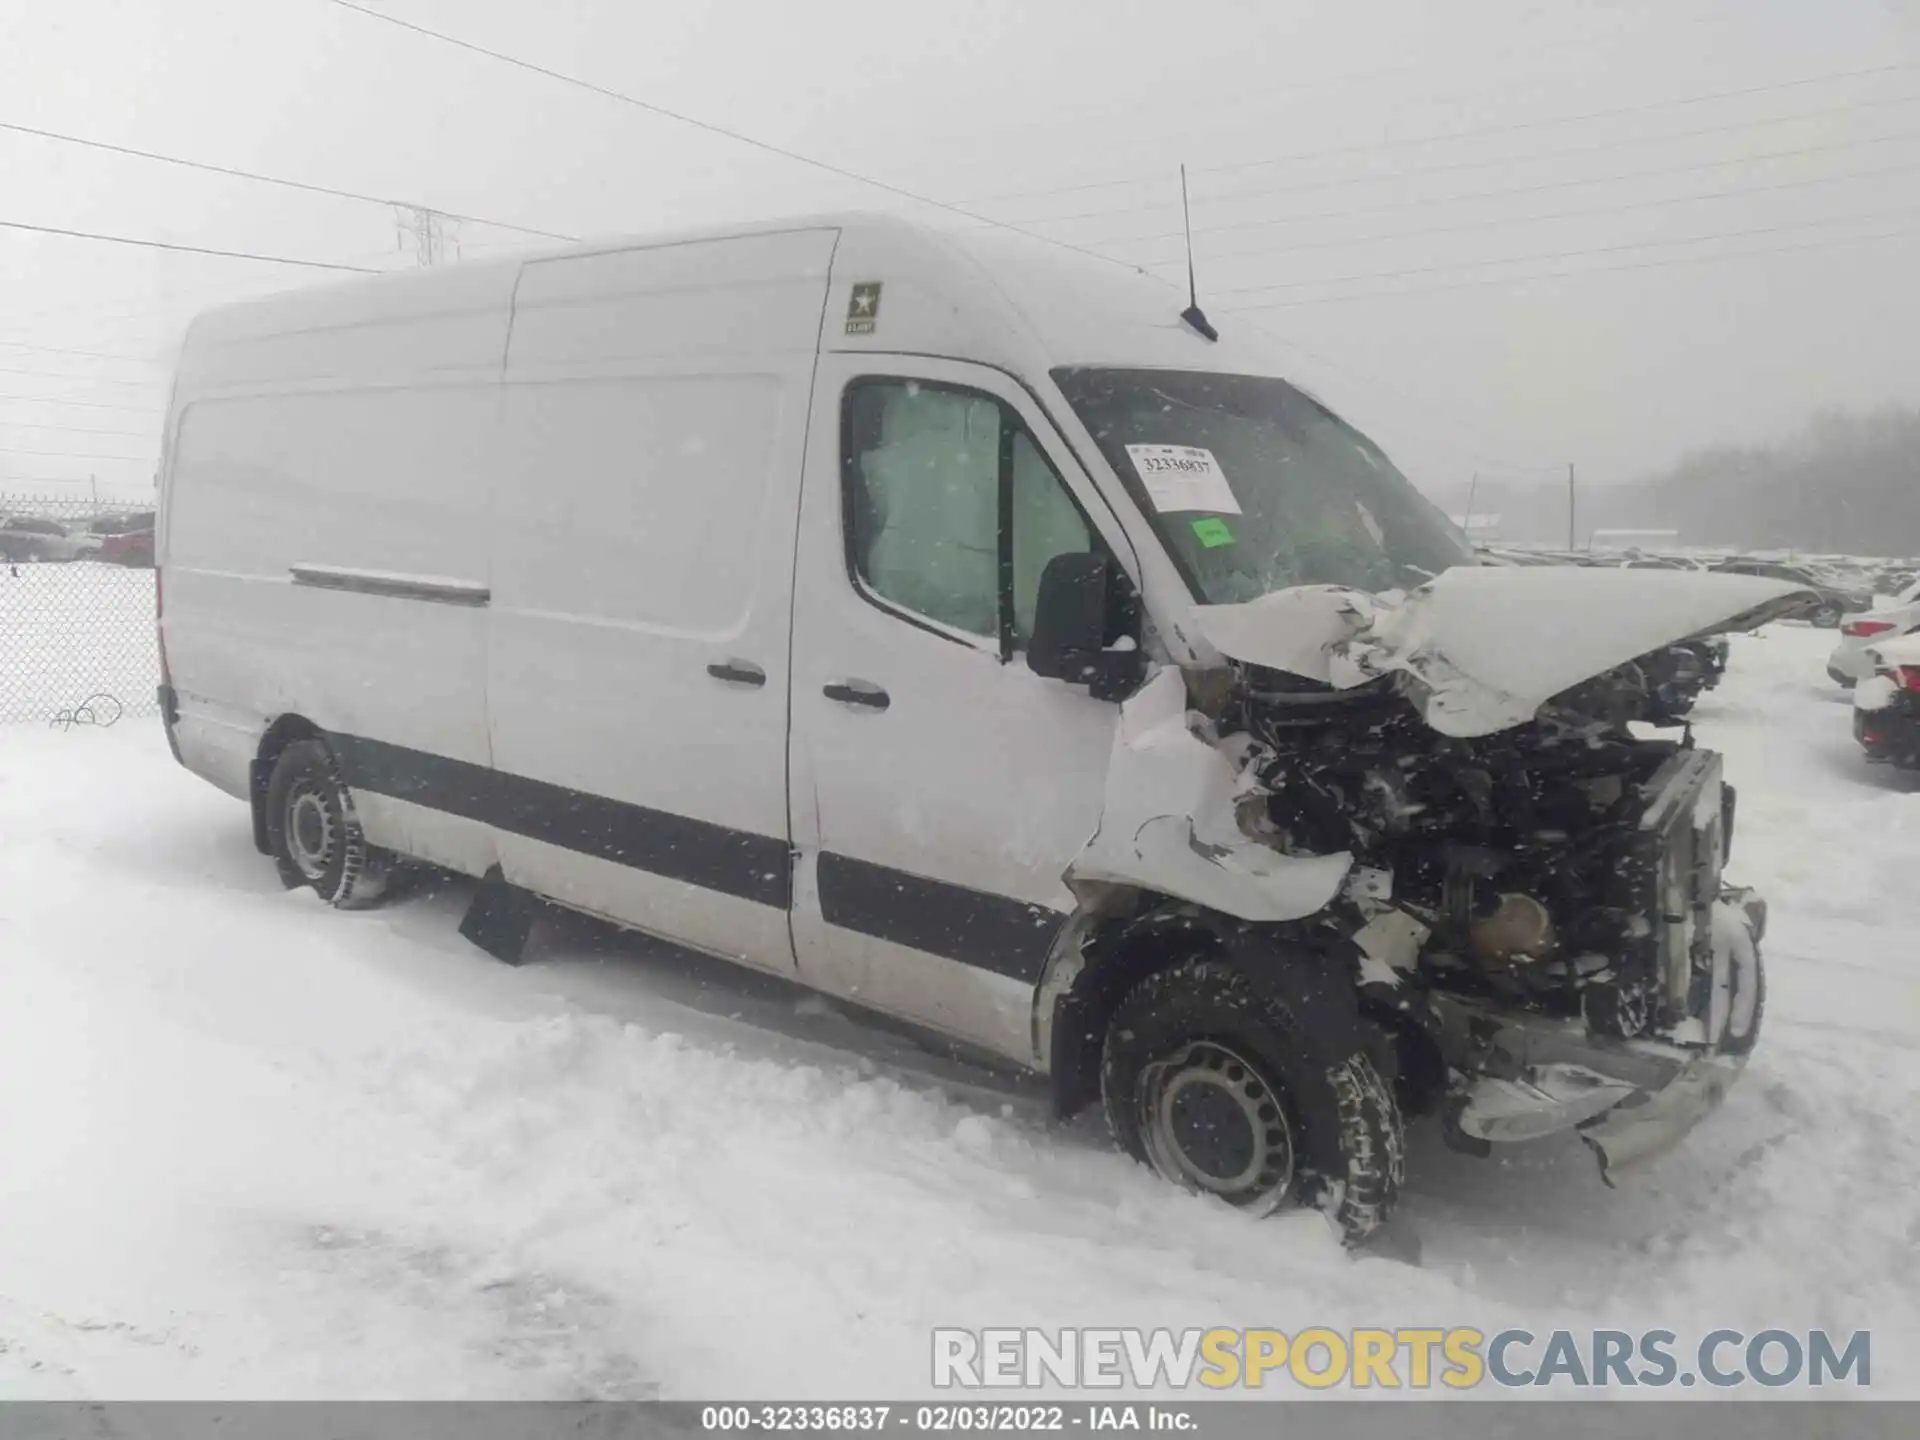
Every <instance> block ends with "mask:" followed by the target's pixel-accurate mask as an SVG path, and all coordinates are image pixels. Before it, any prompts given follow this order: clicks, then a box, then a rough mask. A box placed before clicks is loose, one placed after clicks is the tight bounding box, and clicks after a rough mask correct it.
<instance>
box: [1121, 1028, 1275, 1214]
mask: <svg viewBox="0 0 1920 1440" xmlns="http://www.w3.org/2000/svg"><path fill="white" fill-rule="evenodd" d="M1141 1079H1142V1088H1141V1096H1140V1099H1141V1107H1142V1110H1143V1112H1144V1113H1143V1115H1142V1119H1143V1120H1144V1122H1145V1124H1144V1125H1143V1127H1142V1129H1143V1136H1144V1139H1145V1141H1146V1148H1147V1153H1148V1157H1149V1159H1151V1161H1152V1162H1153V1166H1154V1168H1155V1169H1156V1170H1158V1171H1159V1172H1160V1173H1161V1174H1162V1175H1165V1176H1166V1177H1167V1178H1168V1179H1171V1180H1174V1181H1175V1182H1177V1183H1179V1184H1182V1185H1185V1186H1187V1187H1188V1188H1189V1189H1197V1190H1205V1191H1208V1192H1209V1193H1211V1194H1215V1195H1219V1196H1221V1197H1223V1198H1225V1199H1227V1200H1230V1201H1233V1202H1234V1203H1237V1204H1246V1203H1250V1202H1252V1201H1255V1200H1258V1199H1262V1198H1265V1197H1271V1196H1273V1195H1276V1194H1279V1193H1283V1192H1284V1191H1285V1190H1286V1189H1287V1188H1288V1187H1289V1186H1290V1185H1291V1183H1292V1180H1293V1162H1294V1146H1293V1132H1292V1130H1291V1128H1290V1126H1289V1125H1288V1123H1287V1117H1286V1112H1285V1110H1284V1109H1283V1108H1282V1107H1281V1104H1280V1101H1279V1098H1278V1096H1276V1095H1275V1094H1274V1091H1273V1087H1272V1086H1270V1085H1269V1084H1268V1083H1267V1080H1266V1078H1265V1077H1264V1076H1263V1075H1261V1074H1260V1072H1259V1071H1258V1070H1256V1069H1255V1068H1254V1067H1253V1066H1252V1065H1251V1064H1249V1063H1248V1062H1247V1061H1246V1060H1245V1059H1243V1058H1242V1057H1241V1056H1239V1055H1237V1054H1235V1053H1234V1052H1233V1051H1232V1050H1230V1049H1228V1048H1227V1047H1226V1046H1224V1045H1220V1044H1217V1043H1215V1042H1212V1041H1202V1042H1199V1043H1196V1044H1194V1045H1190V1046H1188V1047H1187V1048H1186V1049H1185V1050H1184V1051H1182V1052H1181V1053H1180V1054H1178V1055H1176V1056H1174V1057H1172V1058H1170V1059H1168V1060H1165V1061H1162V1062H1160V1063H1159V1064H1157V1065H1153V1066H1150V1067H1148V1069H1147V1071H1146V1072H1145V1073H1144V1074H1143V1075H1142V1077H1141Z"/></svg>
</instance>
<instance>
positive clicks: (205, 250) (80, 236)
mask: <svg viewBox="0 0 1920 1440" xmlns="http://www.w3.org/2000/svg"><path fill="white" fill-rule="evenodd" d="M0 230H26V231H30V232H32V233H33V234H36V235H63V236H66V237H67V238H69V239H73V240H100V241H104V242H105V243H107V244H109V245H138V246H140V247H141V248H142V249H146V250H172V251H176V252H178V253H179V254H182V255H214V256H218V257H219V258H221V259H223V260H261V261H265V262H266V263H268V264H270V265H304V266H306V267H308V268H309V269H313V270H355V271H358V272H359V273H360V274H362V275H377V274H379V273H380V272H379V271H378V270H374V269H372V268H371V267H369V266H366V265H342V264H339V263H338V262H336V261H332V260H299V259H295V258H294V257H292V256H290V255H261V254H257V253H255V252H254V251H251V250H215V249H211V248H209V247H208V246H205V245H179V244H175V243H174V242H173V241H171V240H143V239H140V238H138V237H136V236H132V235H102V234H100V233H98V232H96V231H92V230H63V229H61V228H60V227H58V226H55V225H29V224H27V223H26V221H24V220H0Z"/></svg>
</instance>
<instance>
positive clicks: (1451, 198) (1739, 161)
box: [1028, 130, 1920, 245]
mask: <svg viewBox="0 0 1920 1440" xmlns="http://www.w3.org/2000/svg"><path fill="white" fill-rule="evenodd" d="M1916 138H1920V130H1909V131H1902V132H1901V133H1900V134H1898V135H1877V136H1873V137H1871V138H1869V139H1866V140H1847V141H1842V142H1840V143H1838V144H1835V145H1813V146H1809V147H1807V148H1805V149H1801V150H1771V151H1767V152H1765V153H1762V154H1759V155H1741V156H1738V157H1736V158H1734V159H1731V160H1706V161H1700V162H1696V163H1693V164H1688V165H1667V166H1662V167H1660V168H1658V169H1653V170H1627V171H1617V172H1615V173H1614V174H1612V175H1593V176H1588V177H1586V178H1584V179H1577V180H1549V181H1545V182H1543V183H1541V184H1538V185H1515V186H1509V187H1508V188H1507V189H1504V190H1471V191H1468V192H1467V193H1466V194H1464V195H1434V196H1427V197H1424V198H1421V199H1417V200H1396V201H1392V202H1390V203H1388V204H1385V205H1359V206H1353V207H1350V208H1348V209H1345V210H1315V211H1309V212H1308V213H1306V214H1302V215H1283V216H1280V217H1278V218H1277V219H1269V220H1229V221H1227V222H1225V223H1224V224H1220V225H1206V226H1202V227H1200V228H1199V229H1198V230H1196V231H1195V232H1194V233H1195V234H1196V235H1218V234H1223V233H1225V232H1226V231H1229V230H1266V229H1272V228H1273V227H1275V226H1280V225H1299V224H1303V223H1305V222H1306V221H1309V220H1347V219H1351V218H1352V217H1354V216H1356V215H1385V214H1389V213H1391V212H1393V211H1396V210H1418V209H1424V208H1425V207H1427V206H1430V205H1457V204H1461V203H1464V202H1466V201H1471V200H1505V199H1508V198H1510V197H1512V196H1515V195H1538V194H1541V193H1544V192H1545V191H1548V190H1569V189H1577V188H1579V187H1581V186H1584V185H1612V184H1616V183H1618V182H1620V181H1622V180H1651V179H1659V178H1661V177H1664V176H1667V175H1689V174H1692V173H1694V172H1695V171H1700V170H1723V169H1725V168H1726V167H1727V166H1729V165H1751V164H1755V163H1758V162H1760V161H1764V160H1795V159H1799V158H1801V157H1802V156H1806V155H1824V154H1829V153H1831V152H1832V151H1835V150H1853V149H1863V148H1866V147H1868V146H1872V145H1890V144H1894V143H1896V142H1898V141H1903V140H1913V139H1916ZM1273 193H1275V194H1281V193H1284V192H1281V191H1275V192H1273ZM1028 223H1030V224H1033V223H1039V222H1033V221H1030V222H1028ZM1180 235H1181V232H1180V231H1178V230H1158V231H1155V232H1154V233H1153V234H1151V235H1104V236H1099V237H1096V238H1094V239H1091V240H1089V241H1087V243H1088V244H1089V245H1132V244H1145V243H1146V242H1148V241H1150V240H1173V239H1178V238H1180Z"/></svg>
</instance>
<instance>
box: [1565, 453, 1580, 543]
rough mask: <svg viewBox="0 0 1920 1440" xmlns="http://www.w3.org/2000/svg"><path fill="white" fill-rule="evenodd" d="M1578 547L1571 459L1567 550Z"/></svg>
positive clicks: (1568, 476) (1568, 488)
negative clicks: (1574, 519) (1575, 532)
mask: <svg viewBox="0 0 1920 1440" xmlns="http://www.w3.org/2000/svg"><path fill="white" fill-rule="evenodd" d="M1578 548H1579V546H1578V543H1577V542H1576V541H1575V540H1574V531H1573V462H1572V461H1571V460H1569V461H1568V462H1567V550H1568V551H1569V552H1572V551H1574V550H1576V549H1578Z"/></svg>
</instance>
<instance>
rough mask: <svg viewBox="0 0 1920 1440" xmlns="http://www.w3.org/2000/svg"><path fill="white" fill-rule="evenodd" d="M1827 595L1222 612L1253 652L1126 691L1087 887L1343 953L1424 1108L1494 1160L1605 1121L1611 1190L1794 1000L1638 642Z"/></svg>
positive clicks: (1585, 589)
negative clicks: (1651, 695) (1770, 966)
mask: <svg viewBox="0 0 1920 1440" xmlns="http://www.w3.org/2000/svg"><path fill="white" fill-rule="evenodd" d="M1798 598H1799V594H1798V592H1796V591H1793V590H1791V589H1790V588H1789V587H1786V586H1782V585H1778V584H1773V583H1771V582H1746V583H1741V584H1737V585H1729V584H1728V583H1727V580H1726V578H1725V577H1715V576H1700V575H1693V574H1679V573H1659V572H1630V571H1611V570H1584V569H1577V568H1540V569H1492V568H1476V567H1472V566H1462V567H1458V568H1455V569H1450V570H1447V571H1444V572H1442V573H1441V574H1439V575H1438V576H1436V577H1434V578H1433V579H1432V580H1430V581H1429V582H1427V583H1426V584H1424V585H1421V586H1419V587H1418V588H1415V589H1413V590H1412V591H1410V592H1405V593H1389V594H1385V595H1374V594H1368V593H1365V592H1361V591H1357V590H1351V589H1343V588H1339V587H1334V586H1302V587H1294V588H1288V589H1282V590H1278V591H1276V592H1274V593H1272V594H1269V595H1266V596H1263V597H1261V598H1259V599H1257V600H1254V601H1251V602H1248V603H1243V604H1233V605H1202V606H1200V607H1197V609H1196V610H1195V611H1194V612H1193V613H1194V616H1195V620H1194V624H1195V626H1196V627H1197V628H1198V629H1199V630H1200V631H1201V633H1202V634H1203V636H1204V638H1205V639H1206V640H1207V641H1208V642H1209V644H1210V645H1211V647H1212V648H1213V649H1214V650H1215V651H1216V652H1217V653H1218V654H1219V655H1221V656H1223V657H1225V663H1224V664H1223V665H1219V666H1210V667H1206V668H1203V669H1198V670H1196V669H1191V668H1189V669H1182V668H1179V667H1175V666H1167V667H1164V668H1162V669H1160V670H1158V671H1157V672H1156V673H1154V674H1153V675H1152V676H1151V677H1150V678H1148V679H1147V680H1146V682H1145V683H1144V685H1143V686H1142V687H1141V688H1140V689H1139V690H1138V691H1137V692H1136V693H1134V694H1133V695H1132V696H1131V697H1130V698H1129V699H1128V700H1127V701H1126V702H1125V703H1124V705H1123V706H1122V710H1121V723H1120V727H1119V731H1118V735H1117V739H1116V742H1115V746H1114V750H1113V754H1112V760H1111V767H1110V771H1109V776H1108V786H1107V795H1106V802H1105V812H1104V815H1103V817H1102V820H1101V823H1100V826H1099V829H1098V832H1097V833H1096V834H1095V835H1094V837H1093V838H1092V840H1091V841H1090V842H1089V844H1088V845H1087V847H1086V848H1085V850H1084V851H1083V852H1082V853H1081V854H1080V856H1079V857H1078V858H1077V860H1076V861H1075V863H1074V865H1073V867H1072V869H1071V870H1070V872H1069V879H1070V881H1071V882H1072V883H1073V884H1074V886H1075V888H1076V891H1077V892H1079V893H1082V894H1083V895H1087V896H1101V895H1106V896H1111V895H1113V894H1129V895H1140V894H1151V895H1153V896H1157V897H1166V898H1165V901H1164V904H1165V905H1167V906H1171V907H1173V908H1175V909H1179V908H1181V907H1185V908H1186V909H1187V910H1188V911H1189V912H1190V913H1193V914H1205V915H1208V916H1216V917H1228V920H1227V925H1228V928H1229V929H1237V930H1238V931H1239V933H1240V934H1242V935H1243V936H1248V937H1252V936H1262V937H1269V938H1271V939H1273V940H1274V946H1273V949H1272V954H1273V956H1274V958H1273V960H1272V961H1271V963H1272V964H1274V965H1282V964H1287V963H1292V962H1291V961H1290V960H1289V959H1288V958H1287V957H1288V956H1297V955H1300V954H1309V953H1310V954H1314V955H1318V956H1327V955H1334V956H1339V957H1342V959H1341V964H1342V967H1343V968H1344V969H1345V971H1346V974H1347V978H1348V979H1349V980H1350V982H1351V986H1352V991H1353V995H1354V998H1355V1000H1356V1001H1357V1006H1358V1010H1359V1013H1360V1015H1362V1016H1363V1017H1365V1019H1366V1020H1367V1021H1368V1022H1370V1023H1371V1024H1372V1025H1373V1026H1375V1027H1377V1029H1378V1032H1379V1035H1380V1036H1381V1037H1383V1038H1384V1043H1383V1044H1382V1046H1381V1049H1382V1050H1383V1051H1384V1052H1385V1055H1386V1063H1385V1064H1384V1065H1383V1066H1382V1073H1383V1074H1387V1073H1390V1074H1391V1076H1392V1079H1393V1083H1394V1088H1395V1091H1396V1094H1397V1103H1398V1105H1399V1107H1400V1108H1401V1110H1402V1111H1403V1112H1406V1113H1423V1112H1424V1113H1434V1112H1437V1113H1438V1114H1440V1115H1441V1117H1442V1119H1443V1123H1444V1126H1445V1131H1446V1135H1447V1137H1448V1140H1449V1142H1450V1143H1451V1144H1452V1145H1454V1146H1455V1147H1457V1148H1460V1149H1464V1150H1467V1151H1470V1152H1474V1153H1479V1154H1485V1153H1487V1151H1488V1149H1489V1148H1490V1147H1491V1146H1492V1145H1494V1144H1497V1143H1502V1142H1510V1141H1520V1140H1530V1139H1535V1138H1538V1137H1541V1136H1545V1135H1550V1134H1553V1133H1556V1132H1561V1131H1568V1130H1572V1131H1577V1132H1578V1133H1579V1134H1580V1135H1581V1136H1582V1137H1583V1138H1584V1139H1585V1140H1586V1141H1587V1143H1588V1144H1589V1145H1590V1146H1591V1147H1592V1148H1593V1150H1594V1151H1595V1152H1596V1154H1597V1156H1598V1158H1599V1161H1600V1166H1601V1170H1602V1174H1603V1176H1604V1177H1605V1178H1606V1179H1607V1181H1608V1183H1612V1181H1613V1179H1614V1178H1615V1177H1616V1176H1617V1175H1618V1174H1620V1172H1622V1171H1624V1170H1627V1169H1629V1168H1631V1167H1632V1166H1634V1165H1636V1164H1638V1163H1639V1162H1642V1161H1644V1160H1647V1159H1650V1158H1652V1157H1654V1156H1656V1155H1658V1154H1659V1153H1661V1152H1662V1151H1664V1150H1666V1149H1667V1148H1668V1147H1670V1146H1672V1145H1673V1144H1675V1143H1676V1142H1678V1141H1679V1140H1680V1139H1681V1137H1682V1136H1684V1135H1685V1134H1686V1133H1687V1132H1688V1131H1689V1130H1690V1129H1691V1128H1692V1127H1693V1126H1694V1125H1695V1124H1696V1123H1697V1122H1698V1121H1699V1120H1700V1119H1701V1118H1702V1117H1703V1116H1704V1115H1705V1114H1707V1112H1708V1111H1710V1110H1711V1109H1712V1108H1713V1107H1714V1106H1715V1105H1716V1104H1717V1103H1718V1102H1719V1100H1720V1099H1721V1098H1722V1096H1723V1095H1724V1094H1725V1093H1726V1091H1727V1088H1728V1087H1729V1086H1730V1085H1731V1084H1732V1082H1733V1081H1734V1079H1735V1078H1736V1077H1737V1076H1738V1075H1739V1073H1740V1070H1741V1067H1742V1065H1743V1064H1744V1062H1745V1059H1746V1057H1747V1054H1748V1052H1749V1051H1750V1050H1751V1049H1752V1047H1753V1044H1754V1042H1755V1039H1756V1037H1757V1035H1758V1032H1759V1027H1760V1019H1761V1009H1762V1005H1763V1001H1764V993H1765V991H1764V982H1763V977H1762V970H1761V960H1760V944H1761V941H1762V939H1763V936H1764V932H1765V928H1766V907H1765V905H1764V903H1763V902H1762V900H1761V899H1760V898H1759V897H1758V896H1756V895H1755V894H1753V893H1752V892H1751V891H1748V890H1743V889H1740V888H1737V887H1735V886H1733V885H1731V884H1729V883H1728V882H1727V880H1726V879H1725V877H1724V876H1723V873H1722V870H1723V866H1724V865H1725V863H1726V860H1727V856H1728V852H1729V848H1730V845H1731V843H1732V839H1733V831H1734V820H1735V806H1734V792H1733V789H1732V787H1731V786H1729V785H1728V784H1727V783H1726V782H1725V780H1724V778H1723V774H1722V765H1721V760H1720V757H1719V756H1718V755H1717V754H1715V753H1713V752H1712V751H1709V750H1705V749H1702V748H1700V747H1698V746H1696V745H1694V744H1693V742H1692V737H1691V732H1690V731H1686V730H1685V729H1684V728H1683V727H1679V726H1671V727H1667V728H1665V729H1655V730H1650V727H1647V726H1645V725H1637V724H1636V722H1637V721H1638V720H1639V719H1640V717H1641V716H1642V715H1643V713H1644V707H1643V705H1642V703H1641V702H1642V701H1643V700H1644V697H1645V693H1646V692H1645V683H1644V677H1643V675H1642V674H1641V673H1640V670H1639V667H1638V666H1637V665H1636V663H1635V660H1636V657H1640V656H1645V655H1647V654H1649V653H1650V652H1653V651H1656V650H1657V649H1659V648H1660V647H1663V646H1666V645H1670V644H1673V643H1676V642H1679V641H1682V640H1687V639H1691V638H1694V637H1697V636H1704V635H1708V634H1713V633H1723V632H1726V631H1730V630H1740V629H1749V628H1752V627H1754V626H1756V625H1758V624H1761V623H1763V622H1764V621H1766V620H1767V619H1770V618H1772V617H1773V616H1775V615H1777V614H1779V613H1781V612H1783V611H1784V610H1788V609H1790V608H1791V607H1792V606H1793V605H1794V604H1795V603H1797V600H1798ZM1282 942H1284V943H1282ZM1241 953H1243V954H1244V953H1246V947H1244V946H1243V947H1242V952H1241ZM1256 963H1257V962H1256ZM1348 1228H1349V1230H1350V1231H1351V1229H1352V1227H1351V1226H1349V1227H1348Z"/></svg>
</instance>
